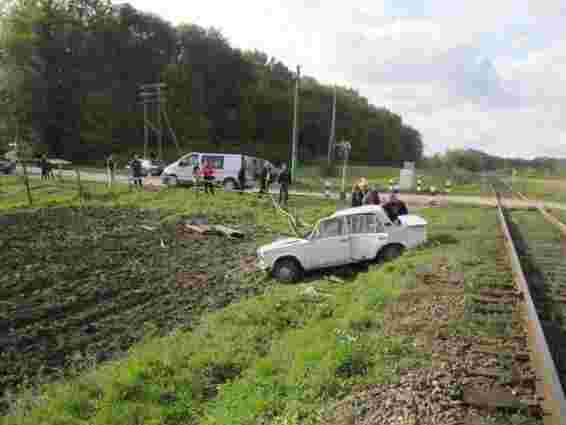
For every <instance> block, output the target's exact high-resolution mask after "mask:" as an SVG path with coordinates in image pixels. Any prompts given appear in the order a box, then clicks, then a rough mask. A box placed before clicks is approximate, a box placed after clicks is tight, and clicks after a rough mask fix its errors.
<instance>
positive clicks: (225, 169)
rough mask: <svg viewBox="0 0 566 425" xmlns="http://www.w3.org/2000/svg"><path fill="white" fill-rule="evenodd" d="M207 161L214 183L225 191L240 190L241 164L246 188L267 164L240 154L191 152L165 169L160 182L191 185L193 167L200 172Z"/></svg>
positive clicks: (250, 185) (262, 160)
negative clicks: (244, 168)
mask: <svg viewBox="0 0 566 425" xmlns="http://www.w3.org/2000/svg"><path fill="white" fill-rule="evenodd" d="M207 161H209V162H210V164H211V165H212V167H213V168H214V177H215V183H216V184H222V185H223V186H224V189H225V190H234V189H240V188H239V184H238V173H239V172H240V168H241V167H242V163H244V164H245V166H246V186H248V187H253V186H254V184H255V179H256V176H257V175H258V174H259V173H260V172H261V168H262V167H263V165H264V164H265V163H266V162H267V163H269V161H266V160H264V159H260V158H255V157H253V156H247V155H241V154H224V153H203V152H191V153H188V154H186V155H183V156H182V157H181V158H179V159H178V160H177V161H175V162H173V163H172V164H169V165H168V166H167V167H165V169H164V170H163V173H162V174H161V181H162V182H163V183H164V184H167V185H171V186H175V185H178V184H183V183H193V181H194V176H193V168H194V166H195V165H198V166H199V167H200V169H201V170H202V169H203V167H204V165H205V164H206V162H207ZM270 165H271V164H270Z"/></svg>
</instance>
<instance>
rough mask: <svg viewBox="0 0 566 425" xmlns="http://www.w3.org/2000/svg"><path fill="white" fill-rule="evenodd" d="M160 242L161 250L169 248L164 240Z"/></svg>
mask: <svg viewBox="0 0 566 425" xmlns="http://www.w3.org/2000/svg"><path fill="white" fill-rule="evenodd" d="M159 241H160V242H161V243H160V244H159V246H161V248H167V245H165V242H163V239H159Z"/></svg>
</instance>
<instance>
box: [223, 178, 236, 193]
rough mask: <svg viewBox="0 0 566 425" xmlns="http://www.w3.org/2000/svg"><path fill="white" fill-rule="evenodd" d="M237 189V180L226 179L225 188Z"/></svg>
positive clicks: (229, 189) (228, 189)
mask: <svg viewBox="0 0 566 425" xmlns="http://www.w3.org/2000/svg"><path fill="white" fill-rule="evenodd" d="M234 189H236V182H235V181H234V180H233V179H226V180H224V190H225V191H226V192H232V191H234Z"/></svg>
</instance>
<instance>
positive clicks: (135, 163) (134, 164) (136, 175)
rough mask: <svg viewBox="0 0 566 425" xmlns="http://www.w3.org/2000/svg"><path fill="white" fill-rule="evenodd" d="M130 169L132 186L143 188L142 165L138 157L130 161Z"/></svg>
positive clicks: (135, 156)
mask: <svg viewBox="0 0 566 425" xmlns="http://www.w3.org/2000/svg"><path fill="white" fill-rule="evenodd" d="M130 169H131V170H132V178H133V180H134V186H139V187H143V184H142V178H143V173H142V163H141V161H140V159H139V157H138V155H134V158H133V159H132V160H131V161H130Z"/></svg>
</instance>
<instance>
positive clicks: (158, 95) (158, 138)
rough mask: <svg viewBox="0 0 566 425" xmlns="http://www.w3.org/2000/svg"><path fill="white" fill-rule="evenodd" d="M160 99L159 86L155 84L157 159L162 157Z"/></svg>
mask: <svg viewBox="0 0 566 425" xmlns="http://www.w3.org/2000/svg"><path fill="white" fill-rule="evenodd" d="M161 100H162V99H161V88H160V87H159V86H157V123H158V126H159V133H157V146H158V149H159V154H158V158H159V159H163V125H161Z"/></svg>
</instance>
